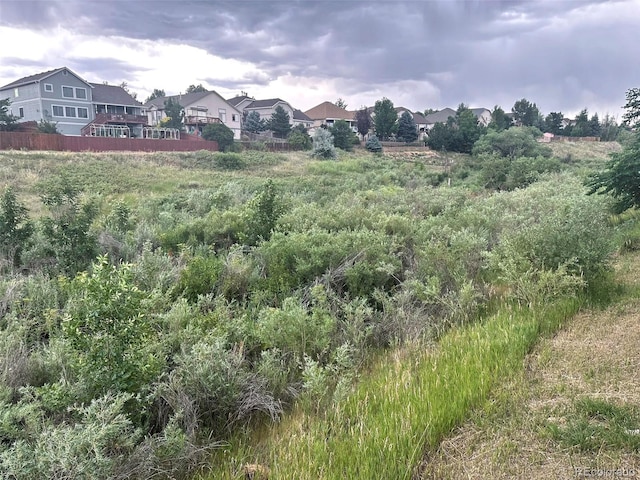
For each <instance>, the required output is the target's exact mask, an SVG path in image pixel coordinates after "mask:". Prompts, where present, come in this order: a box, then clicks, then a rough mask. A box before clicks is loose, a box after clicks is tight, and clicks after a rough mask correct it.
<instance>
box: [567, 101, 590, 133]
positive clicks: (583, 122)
mask: <svg viewBox="0 0 640 480" xmlns="http://www.w3.org/2000/svg"><path fill="white" fill-rule="evenodd" d="M575 122H576V123H575V125H574V126H573V128H572V129H571V136H572V137H588V136H589V135H590V134H591V126H590V125H589V112H588V111H587V109H586V108H585V109H583V110H582V111H580V113H579V114H578V115H576V121H575Z"/></svg>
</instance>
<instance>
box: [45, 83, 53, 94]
mask: <svg viewBox="0 0 640 480" xmlns="http://www.w3.org/2000/svg"><path fill="white" fill-rule="evenodd" d="M44 91H45V92H53V85H52V84H51V83H45V84H44Z"/></svg>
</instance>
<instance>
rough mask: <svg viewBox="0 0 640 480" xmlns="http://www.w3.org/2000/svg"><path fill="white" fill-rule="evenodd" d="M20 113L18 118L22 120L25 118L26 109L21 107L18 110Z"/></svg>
mask: <svg viewBox="0 0 640 480" xmlns="http://www.w3.org/2000/svg"><path fill="white" fill-rule="evenodd" d="M18 112H19V113H18V116H19V117H20V118H24V108H22V107H20V108H19V109H18Z"/></svg>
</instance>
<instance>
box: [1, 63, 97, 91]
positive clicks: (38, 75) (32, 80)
mask: <svg viewBox="0 0 640 480" xmlns="http://www.w3.org/2000/svg"><path fill="white" fill-rule="evenodd" d="M63 70H66V71H68V72H69V73H72V74H73V75H75V76H76V77H78V78H79V79H80V80H82V81H83V82H85V83H87V84H89V83H88V82H87V81H86V80H84V79H83V78H82V77H80V76H79V75H78V74H76V73H74V72H72V71H71V70H69V69H68V68H67V67H60V68H55V69H53V70H48V71H46V72H42V73H36V74H35V75H29V76H28V77H22V78H20V79H18V80H16V81H14V82H11V83H8V84H7V85H5V86H4V87H0V90H6V89H8V88H15V87H20V86H22V85H29V84H30V83H35V82H39V81H40V80H44V79H45V78H48V77H50V76H51V75H54V74H56V73H58V72H61V71H63Z"/></svg>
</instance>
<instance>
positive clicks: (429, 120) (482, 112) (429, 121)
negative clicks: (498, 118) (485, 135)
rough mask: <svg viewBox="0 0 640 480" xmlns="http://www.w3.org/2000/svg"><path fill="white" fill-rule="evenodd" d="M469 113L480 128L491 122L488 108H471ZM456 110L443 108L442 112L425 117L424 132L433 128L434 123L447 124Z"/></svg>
mask: <svg viewBox="0 0 640 480" xmlns="http://www.w3.org/2000/svg"><path fill="white" fill-rule="evenodd" d="M471 111H472V112H473V114H474V115H475V116H476V118H477V119H478V122H479V123H480V125H482V126H485V127H486V126H487V125H489V123H490V122H491V110H489V109H488V108H472V109H471ZM455 116H456V110H453V109H452V108H444V109H442V110H438V111H437V112H434V113H430V114H429V115H427V116H426V117H425V120H426V126H425V131H427V132H428V131H429V130H431V129H432V128H433V126H434V125H435V124H436V123H447V120H449V117H455Z"/></svg>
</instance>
